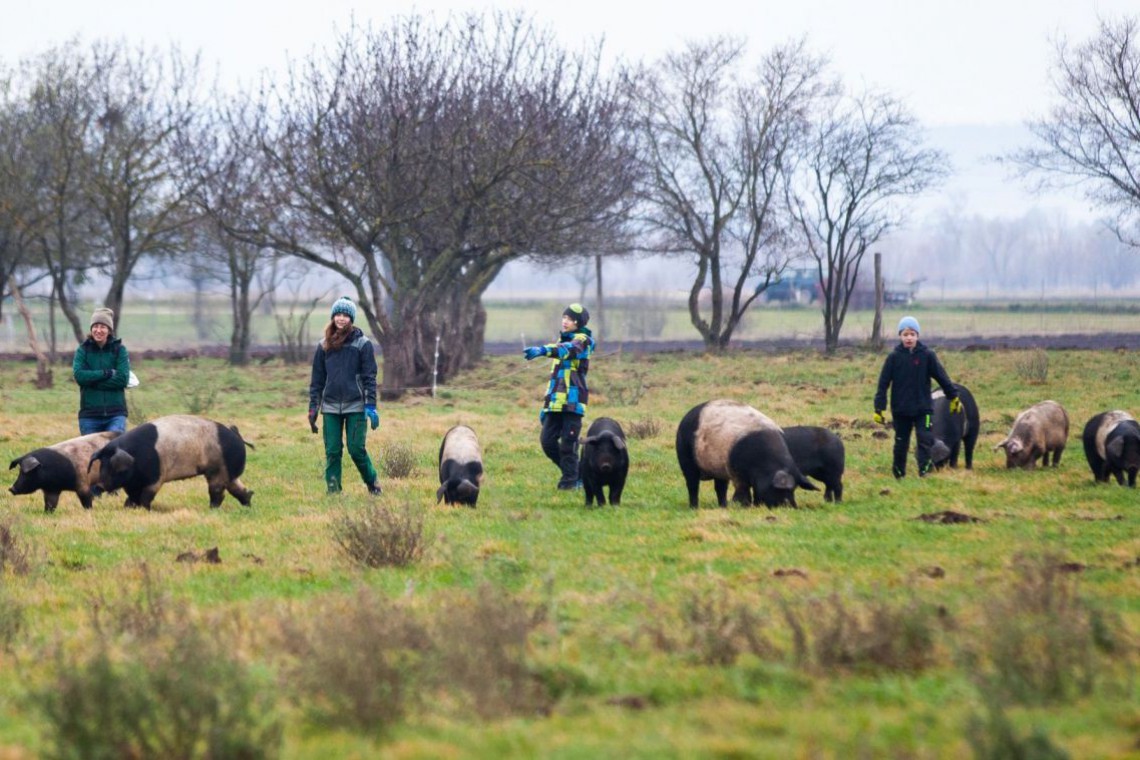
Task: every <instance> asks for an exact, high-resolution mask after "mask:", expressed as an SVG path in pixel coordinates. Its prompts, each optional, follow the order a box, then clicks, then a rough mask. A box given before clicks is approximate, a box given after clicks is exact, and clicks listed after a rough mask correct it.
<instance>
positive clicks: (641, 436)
mask: <svg viewBox="0 0 1140 760" xmlns="http://www.w3.org/2000/svg"><path fill="white" fill-rule="evenodd" d="M625 431H626V433H627V434H628V435H629V437H630V438H634V439H637V440H645V439H648V438H656V437H657V434H658V433H660V432H661V421H660V420H657V419H654V418H652V417H649V418H646V419H642V420H631V421H629V422H628V423H626V426H625Z"/></svg>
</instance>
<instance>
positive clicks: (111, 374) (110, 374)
mask: <svg viewBox="0 0 1140 760" xmlns="http://www.w3.org/2000/svg"><path fill="white" fill-rule="evenodd" d="M114 376H115V370H113V369H105V370H103V379H104V380H110V379H111V378H112V377H114Z"/></svg>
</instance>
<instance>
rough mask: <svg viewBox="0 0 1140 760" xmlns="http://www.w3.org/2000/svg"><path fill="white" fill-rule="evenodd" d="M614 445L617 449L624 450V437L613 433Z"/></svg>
mask: <svg viewBox="0 0 1140 760" xmlns="http://www.w3.org/2000/svg"><path fill="white" fill-rule="evenodd" d="M614 446H615V447H616V448H617V450H618V451H625V439H624V438H622V437H621V436H620V435H615V436H614Z"/></svg>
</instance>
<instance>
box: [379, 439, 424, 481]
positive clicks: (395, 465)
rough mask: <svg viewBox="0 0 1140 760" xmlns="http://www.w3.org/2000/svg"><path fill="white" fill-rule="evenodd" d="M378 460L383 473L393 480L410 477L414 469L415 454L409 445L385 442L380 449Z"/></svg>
mask: <svg viewBox="0 0 1140 760" xmlns="http://www.w3.org/2000/svg"><path fill="white" fill-rule="evenodd" d="M380 461H381V462H382V463H383V466H384V474H385V475H387V476H388V477H389V478H392V479H393V480H399V479H401V478H408V477H411V476H412V475H413V474H415V471H416V456H415V454H414V453H413V452H412V449H411V447H410V446H408V445H406V444H403V443H389V444H385V445H384V446H383V447H382V448H381V449H380Z"/></svg>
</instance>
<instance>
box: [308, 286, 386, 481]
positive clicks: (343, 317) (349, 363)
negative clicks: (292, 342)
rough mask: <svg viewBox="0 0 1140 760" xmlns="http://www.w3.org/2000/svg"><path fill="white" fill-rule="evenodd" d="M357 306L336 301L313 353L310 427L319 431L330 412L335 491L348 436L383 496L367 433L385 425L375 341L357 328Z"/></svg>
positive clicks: (329, 460) (328, 454)
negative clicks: (378, 399)
mask: <svg viewBox="0 0 1140 760" xmlns="http://www.w3.org/2000/svg"><path fill="white" fill-rule="evenodd" d="M355 321H356V304H354V303H353V302H352V299H350V298H348V297H347V296H343V297H341V298H338V299H337V300H336V303H334V304H333V305H332V313H331V315H330V319H329V323H328V325H327V326H326V327H325V335H324V340H322V341H321V342H320V344H319V345H318V346H317V351H316V353H315V354H314V355H313V372H312V376H311V378H310V380H309V427H310V428H312V430H313V432H314V433H315V432H317V414H318V413H323V414H324V425H323V427H324V443H325V485H326V486H328V492H329V493H330V494H334V493H339V492H340V490H341V458H342V456H343V452H344V444H343V443H342V442H341V438H342V436H343V438H344V441H345V443H347V444H348V456H349V457H350V458H351V459H352V463H353V464H354V465H356V469H357V471H358V472H359V473H360V477H361V479H363V480H364V485H365V486H367V487H368V493H370V494H372V495H373V496H379V495H380V478H379V476H378V475H377V473H376V468H375V467H373V465H372V459H371V458H370V457H369V456H368V451H367V450H366V449H365V448H364V438H365V435H366V431H365V429H364V426H365V425H366V424H369V423H371V425H372V429H373V430H375V429H376V428H378V427H380V414H379V412H377V411H376V353H375V350H374V349H373V348H372V341H370V340H368V338H366V337H365V335H364V332H363V331H362V330H361V329H360V328H359V327H355V326H354V325H353V323H354V322H355Z"/></svg>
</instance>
